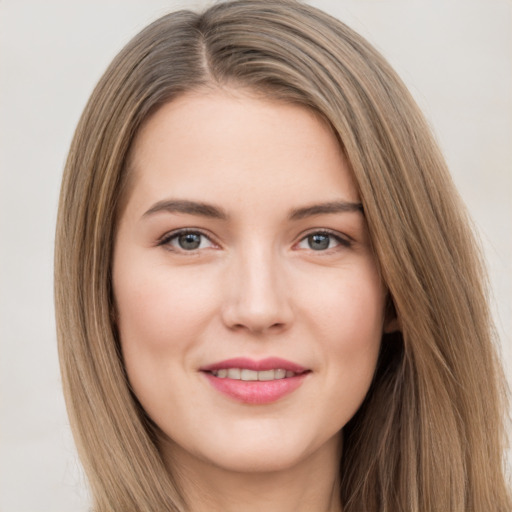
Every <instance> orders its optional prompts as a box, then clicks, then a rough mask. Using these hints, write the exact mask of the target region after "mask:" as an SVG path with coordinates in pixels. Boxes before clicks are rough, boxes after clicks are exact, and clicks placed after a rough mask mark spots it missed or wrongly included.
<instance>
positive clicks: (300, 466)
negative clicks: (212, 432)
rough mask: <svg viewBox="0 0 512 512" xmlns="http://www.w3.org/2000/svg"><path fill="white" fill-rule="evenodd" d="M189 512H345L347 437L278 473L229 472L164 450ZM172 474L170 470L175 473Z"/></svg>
mask: <svg viewBox="0 0 512 512" xmlns="http://www.w3.org/2000/svg"><path fill="white" fill-rule="evenodd" d="M162 448H164V449H163V452H164V458H165V460H166V463H167V464H168V465H169V466H170V455H171V453H172V468H173V473H174V474H175V475H176V477H177V481H178V484H179V486H180V490H181V492H182V494H183V496H184V497H185V500H186V502H187V504H188V509H187V510H188V511H189V512H239V511H240V510H241V506H242V505H243V507H242V508H243V510H244V512H256V511H261V510H265V512H306V511H311V510H315V512H341V504H340V493H339V481H338V477H339V461H340V452H341V438H340V437H338V436H337V437H335V438H333V439H331V440H329V441H328V442H327V443H326V444H325V445H324V446H323V447H321V448H320V449H319V450H317V451H315V452H314V453H313V454H311V455H309V456H307V457H305V458H304V459H303V460H301V461H300V462H299V463H297V464H293V465H291V466H290V467H286V468H282V469H279V470H273V471H248V472H239V471H229V470H227V469H225V468H221V467H218V466H215V465H214V464H211V463H208V462H205V461H202V460H198V459H196V458H194V457H193V456H191V455H190V454H189V453H188V452H185V451H184V450H182V449H181V448H180V447H178V446H177V445H175V444H171V443H169V442H166V443H165V447H164V446H162ZM169 469H170V468H169Z"/></svg>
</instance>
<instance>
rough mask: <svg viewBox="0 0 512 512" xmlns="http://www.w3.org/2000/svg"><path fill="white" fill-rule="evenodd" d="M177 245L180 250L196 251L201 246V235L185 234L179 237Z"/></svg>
mask: <svg viewBox="0 0 512 512" xmlns="http://www.w3.org/2000/svg"><path fill="white" fill-rule="evenodd" d="M179 244H180V247H181V248H182V249H186V250H188V251H190V250H192V249H197V248H198V247H199V246H200V245H201V235H198V234H197V233H186V234H184V235H181V236H180V237H179Z"/></svg>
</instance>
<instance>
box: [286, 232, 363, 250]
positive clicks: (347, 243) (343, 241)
mask: <svg viewBox="0 0 512 512" xmlns="http://www.w3.org/2000/svg"><path fill="white" fill-rule="evenodd" d="M317 234H318V235H329V236H332V237H333V238H334V239H336V241H337V242H338V243H339V244H340V245H341V246H342V247H351V246H352V243H353V242H354V240H353V238H352V237H350V236H349V235H346V234H344V233H340V232H339V231H335V230H332V229H328V228H313V229H308V230H307V231H306V232H304V233H301V234H300V235H299V239H298V241H297V242H296V243H295V244H294V247H295V246H297V245H298V244H299V243H300V242H302V241H303V240H305V239H306V238H307V237H308V236H311V235H317ZM331 249H334V247H333V248H331ZM331 249H327V250H326V251H317V252H327V251H329V250H331ZM311 250H313V249H311Z"/></svg>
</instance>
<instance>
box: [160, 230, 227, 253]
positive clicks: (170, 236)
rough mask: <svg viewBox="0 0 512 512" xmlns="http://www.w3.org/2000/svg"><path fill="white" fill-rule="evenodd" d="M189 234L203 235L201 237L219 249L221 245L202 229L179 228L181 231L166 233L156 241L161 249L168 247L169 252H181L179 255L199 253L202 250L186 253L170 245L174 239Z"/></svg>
mask: <svg viewBox="0 0 512 512" xmlns="http://www.w3.org/2000/svg"><path fill="white" fill-rule="evenodd" d="M189 233H196V234H198V235H201V236H204V237H205V238H207V239H208V240H209V241H210V243H211V244H212V245H213V246H215V247H219V244H218V243H217V242H216V241H215V240H214V238H213V236H212V235H211V234H210V233H207V232H206V231H205V230H203V229H201V228H189V227H187V228H179V229H174V230H172V231H168V232H167V233H165V234H164V235H162V236H161V237H160V238H159V239H158V240H157V241H156V244H155V245H156V246H157V247H159V246H161V247H167V248H168V250H173V251H175V252H179V253H182V254H186V253H189V254H194V253H196V252H197V251H199V250H200V249H194V250H190V251H186V250H185V249H180V248H179V247H174V246H171V245H170V244H169V242H170V241H171V240H172V239H173V238H176V237H178V236H180V235H186V234H189Z"/></svg>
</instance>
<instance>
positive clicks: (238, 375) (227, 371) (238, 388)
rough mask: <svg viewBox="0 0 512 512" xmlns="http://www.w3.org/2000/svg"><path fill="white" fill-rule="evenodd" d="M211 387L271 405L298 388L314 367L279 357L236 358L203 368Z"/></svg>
mask: <svg viewBox="0 0 512 512" xmlns="http://www.w3.org/2000/svg"><path fill="white" fill-rule="evenodd" d="M200 370H201V372H202V373H203V374H204V375H205V377H206V378H207V380H208V382H209V383H210V384H211V386H212V387H213V388H214V389H215V390H216V391H219V392H220V393H221V394H223V395H225V396H227V397H228V398H229V399H231V400H235V401H237V402H241V403H244V404H252V405H263V404H270V403H273V402H276V401H278V400H280V399H281V398H284V397H285V396H287V395H290V394H291V393H292V392H294V391H295V390H297V389H298V388H299V387H300V386H301V384H302V383H303V382H304V380H305V378H306V377H307V376H308V375H309V374H311V373H312V372H311V370H309V369H307V368H304V367H303V366H300V365H298V364H296V363H292V362H290V361H286V360H284V359H280V358H267V359H263V360H260V361H254V360H252V359H247V358H236V359H229V360H226V361H221V362H219V363H214V364H212V365H209V366H205V367H202V368H201V369H200Z"/></svg>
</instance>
